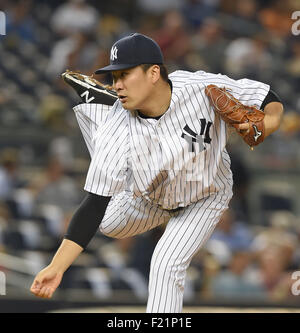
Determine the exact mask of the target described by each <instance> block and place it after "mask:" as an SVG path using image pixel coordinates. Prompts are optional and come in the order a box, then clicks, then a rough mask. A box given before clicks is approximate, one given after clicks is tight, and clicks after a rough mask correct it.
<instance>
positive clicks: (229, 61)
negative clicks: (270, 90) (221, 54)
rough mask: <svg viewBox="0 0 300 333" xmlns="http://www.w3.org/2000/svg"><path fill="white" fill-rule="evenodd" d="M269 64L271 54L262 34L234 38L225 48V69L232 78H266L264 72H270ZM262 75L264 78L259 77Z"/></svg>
mask: <svg viewBox="0 0 300 333" xmlns="http://www.w3.org/2000/svg"><path fill="white" fill-rule="evenodd" d="M271 66H272V56H271V54H270V53H269V52H268V49H267V38H266V36H264V35H256V36H253V38H238V39H234V40H233V41H232V42H230V43H229V45H228V46H227V48H226V49H225V70H226V72H227V73H229V75H231V76H233V77H234V78H237V77H238V78H241V77H248V78H250V79H251V78H252V79H254V78H256V79H257V80H258V79H261V80H266V73H268V72H270V70H271ZM263 75H264V78H263V77H261V76H263Z"/></svg>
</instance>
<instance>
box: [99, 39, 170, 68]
mask: <svg viewBox="0 0 300 333" xmlns="http://www.w3.org/2000/svg"><path fill="white" fill-rule="evenodd" d="M163 62H164V59H163V54H162V52H161V49H160V47H159V45H158V44H157V43H156V42H155V41H154V40H153V39H151V38H149V37H147V36H145V35H142V34H139V33H133V34H130V35H129V36H126V37H124V38H121V39H120V40H118V41H117V42H116V43H115V44H114V45H113V46H112V48H111V51H110V65H108V66H106V67H103V68H100V69H98V70H96V72H95V73H96V74H102V73H107V72H111V71H118V70H121V69H127V68H132V67H135V66H138V65H142V64H163Z"/></svg>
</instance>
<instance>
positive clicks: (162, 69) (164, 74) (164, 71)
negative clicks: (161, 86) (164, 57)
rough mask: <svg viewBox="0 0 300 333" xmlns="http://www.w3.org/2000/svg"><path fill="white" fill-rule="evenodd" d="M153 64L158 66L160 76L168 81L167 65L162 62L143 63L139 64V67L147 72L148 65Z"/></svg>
mask: <svg viewBox="0 0 300 333" xmlns="http://www.w3.org/2000/svg"><path fill="white" fill-rule="evenodd" d="M153 65H157V66H159V69H160V76H161V78H162V79H163V80H164V81H166V82H168V80H169V74H168V70H167V67H166V66H165V65H164V64H143V65H141V67H142V69H143V71H144V72H147V70H148V69H149V68H150V67H152V66H153Z"/></svg>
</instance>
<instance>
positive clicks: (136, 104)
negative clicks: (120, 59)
mask: <svg viewBox="0 0 300 333" xmlns="http://www.w3.org/2000/svg"><path fill="white" fill-rule="evenodd" d="M112 76H113V87H114V89H115V90H116V91H117V94H118V97H119V100H120V101H121V103H122V106H123V108H124V109H126V110H143V109H145V108H147V104H149V101H150V100H151V99H150V98H151V91H152V89H153V84H152V83H153V78H152V76H151V74H150V73H149V71H147V72H144V71H143V69H142V68H141V67H140V66H137V67H134V68H130V69H126V70H120V71H113V72H112Z"/></svg>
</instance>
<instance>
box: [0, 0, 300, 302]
mask: <svg viewBox="0 0 300 333" xmlns="http://www.w3.org/2000/svg"><path fill="white" fill-rule="evenodd" d="M0 10H1V11H3V12H4V13H5V15H6V35H4V36H0V38H1V39H0V54H1V62H0V124H1V130H0V163H1V165H0V270H1V271H3V272H5V274H6V277H7V288H12V289H13V290H14V291H15V292H16V293H18V294H19V295H22V294H26V293H28V288H29V286H30V284H31V282H32V278H33V275H34V274H35V273H37V272H38V271H39V270H40V269H41V268H42V267H44V266H45V265H47V264H48V263H49V261H50V259H51V257H52V255H53V253H54V252H55V250H56V249H57V247H58V245H59V244H60V241H61V239H62V236H63V234H64V232H65V230H66V227H67V224H68V222H69V220H70V217H71V216H72V214H73V213H74V210H75V209H76V207H77V206H78V204H79V203H80V201H81V199H82V198H83V196H84V191H83V189H82V188H83V184H84V180H85V174H86V171H87V168H88V165H89V156H88V152H87V150H86V148H85V146H84V143H83V139H82V137H81V133H80V131H79V129H78V126H77V123H76V119H75V116H74V114H73V112H72V106H74V105H76V103H78V102H79V99H78V97H77V96H76V94H75V93H74V91H73V90H72V89H71V88H70V87H68V86H66V85H65V84H64V83H63V82H62V80H61V77H60V74H61V73H62V72H64V71H65V70H66V69H70V70H80V71H82V72H83V73H86V74H93V72H94V70H95V69H97V68H99V67H101V66H104V65H106V64H107V63H108V62H109V53H110V47H111V45H112V43H113V42H114V41H115V40H116V39H118V38H120V37H122V36H124V35H126V34H129V33H131V32H134V31H138V32H141V33H144V34H147V35H149V36H151V37H152V38H154V39H155V40H156V41H157V42H158V43H159V45H160V46H161V48H162V50H163V52H164V55H165V62H166V64H167V67H168V68H169V71H170V72H171V71H173V70H176V69H184V70H190V71H196V70H204V71H208V72H214V73H218V72H220V73H223V74H226V75H228V76H230V77H232V78H236V79H238V78H242V77H247V78H251V79H255V80H259V81H263V82H265V83H268V84H270V86H271V87H272V89H273V90H274V91H275V92H277V93H278V94H279V96H280V97H281V98H282V100H283V103H284V106H285V116H284V120H283V123H282V127H281V128H280V130H279V131H278V132H277V133H275V134H273V135H272V137H270V138H268V139H267V140H266V142H265V143H264V144H263V145H262V146H261V147H258V148H257V149H256V150H255V151H254V152H250V151H249V150H248V148H247V147H246V146H245V145H243V144H241V141H240V140H239V138H237V137H235V136H234V135H232V137H231V138H230V142H229V144H228V150H229V152H230V155H231V157H232V169H233V172H234V179H235V188H234V198H233V200H232V205H231V209H230V210H229V211H228V212H227V213H226V214H225V215H224V216H223V218H222V221H221V222H220V223H219V225H218V226H217V229H216V231H215V233H214V234H213V236H212V237H211V239H210V240H209V241H208V242H207V244H206V246H205V248H204V249H202V250H201V251H200V253H199V255H198V256H197V257H196V258H195V259H194V260H193V262H192V264H191V267H190V269H189V271H188V276H187V282H186V301H187V302H188V301H190V302H193V301H197V300H220V299H225V300H229V301H232V300H239V301H241V302H247V301H249V300H250V301H255V302H257V303H259V302H262V301H263V302H271V303H272V302H273V303H274V304H280V303H282V302H292V303H293V304H294V303H295V304H298V305H300V300H299V298H297V296H295V295H293V294H292V292H291V290H292V284H293V283H294V282H295V280H293V279H292V278H291V275H292V273H293V272H295V271H298V270H300V221H299V216H300V215H299V214H300V213H299V209H298V208H299V206H300V203H299V202H298V201H297V200H298V199H297V197H298V193H299V189H300V182H299V181H298V179H299V172H300V149H299V147H300V146H299V139H300V137H299V129H300V113H299V111H300V95H299V93H298V91H299V85H300V36H294V35H293V34H292V32H291V26H292V24H293V21H292V19H291V13H292V12H294V11H296V10H300V3H299V1H298V0H294V1H293V0H286V1H280V0H279V1H276V0H274V1H273V0H264V1H258V0H164V1H161V0H112V1H96V0H94V1H84V0H71V1H58V0H55V1H46V0H39V1H37V0H36V1H34V0H21V1H11V0H10V1H4V0H2V1H1V2H0ZM97 78H98V79H99V80H102V81H105V82H106V83H110V77H108V76H98V77H97ZM87 223H88V221H87ZM162 232H163V228H159V229H155V230H153V231H150V232H148V233H146V234H144V235H140V236H138V237H135V238H129V239H122V240H113V239H109V238H107V237H105V236H102V235H101V234H100V233H98V234H97V235H96V236H95V237H94V239H93V240H92V242H91V244H90V246H89V247H88V249H87V250H86V251H85V252H84V253H83V254H82V255H81V257H80V258H79V259H78V260H77V261H76V263H75V264H74V265H73V266H72V267H71V268H70V269H69V271H68V272H67V273H66V275H65V277H64V280H63V282H62V285H61V287H60V290H65V291H67V292H69V293H72V292H74V290H75V289H76V290H77V289H84V290H86V292H87V293H92V294H93V295H94V296H95V297H98V298H99V299H104V300H105V299H108V298H109V297H111V295H113V294H114V293H115V292H116V291H117V292H121V291H122V290H127V291H128V292H129V295H130V293H133V294H134V295H135V296H136V297H138V298H139V299H141V300H146V297H147V278H148V273H149V265H150V260H151V255H152V251H153V249H154V246H155V244H156V242H157V240H158V239H159V237H160V235H161V233H162ZM60 290H58V293H59V292H60Z"/></svg>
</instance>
